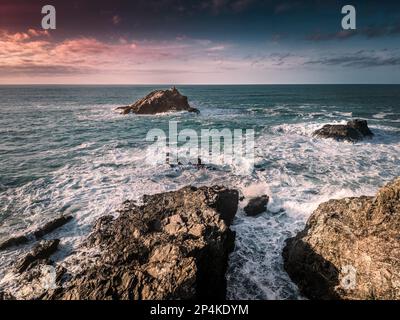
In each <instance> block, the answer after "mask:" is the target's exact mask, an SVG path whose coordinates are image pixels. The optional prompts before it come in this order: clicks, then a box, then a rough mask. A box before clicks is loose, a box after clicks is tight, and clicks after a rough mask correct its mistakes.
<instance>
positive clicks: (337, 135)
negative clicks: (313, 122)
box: [313, 119, 374, 142]
mask: <svg viewBox="0 0 400 320" xmlns="http://www.w3.org/2000/svg"><path fill="white" fill-rule="evenodd" d="M313 135H314V136H316V137H319V138H332V139H335V140H338V141H350V142H356V141H359V140H362V139H364V138H371V137H372V136H373V135H374V134H373V133H372V131H371V130H370V129H369V127H368V123H367V121H366V120H360V119H355V120H352V121H349V122H347V124H326V125H324V126H323V127H322V128H321V129H318V130H316V131H314V133H313Z"/></svg>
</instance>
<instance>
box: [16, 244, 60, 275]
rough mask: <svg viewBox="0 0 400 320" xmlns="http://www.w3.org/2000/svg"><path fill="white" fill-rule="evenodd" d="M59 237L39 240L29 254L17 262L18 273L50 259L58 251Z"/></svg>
mask: <svg viewBox="0 0 400 320" xmlns="http://www.w3.org/2000/svg"><path fill="white" fill-rule="evenodd" d="M59 243H60V240H59V239H54V240H43V241H41V242H39V243H38V244H37V245H36V246H35V247H34V248H33V249H32V250H31V252H29V253H28V254H26V255H25V256H24V257H23V258H22V259H21V260H20V261H18V262H17V263H16V266H15V269H16V271H17V272H18V273H22V272H24V271H26V270H27V269H28V268H29V267H30V266H31V265H32V264H34V263H36V262H38V261H40V260H46V259H48V258H49V257H50V256H51V255H52V254H53V253H55V252H56V251H57V248H58V244H59Z"/></svg>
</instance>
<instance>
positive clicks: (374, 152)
mask: <svg viewBox="0 0 400 320" xmlns="http://www.w3.org/2000/svg"><path fill="white" fill-rule="evenodd" d="M159 88H161V89H162V88H167V87H165V86H0V240H1V239H4V238H5V237H7V236H9V235H10V234H18V233H19V232H22V231H25V230H26V229H34V228H35V227H36V226H37V225H38V224H41V223H43V222H44V221H46V220H47V219H49V218H50V217H52V216H54V215H58V214H60V213H64V214H74V215H75V216H76V219H75V222H74V223H71V224H69V225H68V226H66V227H64V228H62V229H60V230H59V231H57V232H56V233H55V234H52V235H51V236H50V237H56V236H60V237H63V241H62V243H61V245H62V249H63V250H62V252H63V254H60V256H59V258H62V256H63V255H64V256H65V255H67V254H68V252H70V251H71V250H73V249H74V248H75V247H76V246H77V245H78V244H79V243H80V241H81V240H82V239H83V238H84V237H85V236H86V235H87V234H88V232H90V229H91V225H92V223H93V222H94V221H95V220H96V219H97V218H98V217H99V216H101V215H104V214H108V213H112V212H114V210H115V209H116V208H118V206H119V205H120V204H121V203H122V202H123V201H124V200H126V199H138V198H140V197H141V196H142V195H143V194H148V193H156V192H161V191H166V190H174V189H176V188H179V187H181V186H184V185H187V184H194V185H212V184H223V185H227V186H230V187H235V188H238V189H239V190H241V192H242V193H243V194H245V195H247V196H252V195H258V194H263V193H267V194H269V195H270V196H271V202H270V204H269V207H268V209H269V212H267V213H265V214H263V215H261V216H259V217H257V218H248V217H245V216H244V215H243V213H242V207H243V205H244V204H245V203H241V208H240V211H239V213H238V216H237V219H236V221H235V223H234V226H233V228H234V229H235V230H236V231H237V242H236V249H235V251H234V253H233V254H232V255H231V258H230V266H229V271H228V295H229V297H230V298H238V299H242V298H250V299H286V298H299V295H298V292H297V289H296V287H295V286H294V285H293V284H292V283H291V281H290V280H289V279H288V277H287V275H286V273H285V272H284V271H283V268H282V261H281V260H282V259H281V256H280V252H281V249H282V246H283V243H284V240H285V239H286V238H287V237H289V236H291V235H293V234H294V233H295V232H296V231H298V230H300V229H301V228H302V227H303V226H304V223H305V221H306V219H307V217H308V216H309V215H310V214H311V212H312V211H313V210H314V209H315V208H316V207H317V206H318V204H319V203H321V202H323V201H326V200H328V199H330V198H340V197H345V196H358V195H362V194H367V195H372V194H374V193H375V192H376V190H377V189H378V187H379V186H381V185H382V184H384V183H385V182H386V181H389V180H391V179H392V178H394V177H396V176H399V175H400V160H399V154H400V86H397V85H392V86H384V85H382V86H375V85H370V86H363V85H362V86H361V85H360V86H354V85H348V86H278V85H277V86H178V89H179V90H180V91H181V93H182V94H185V95H187V96H188V97H189V102H190V104H191V105H192V106H193V107H196V108H198V109H200V111H201V113H200V115H194V114H187V113H179V114H175V115H172V114H168V115H160V116H136V115H128V116H122V115H119V114H118V113H115V112H114V110H113V109H114V108H115V107H117V106H121V105H127V104H130V103H132V102H133V101H135V100H136V99H138V98H140V97H142V96H144V95H146V94H147V93H148V92H150V91H151V90H153V89H159ZM355 117H360V118H363V119H367V120H368V123H369V124H370V127H371V129H372V130H373V131H374V133H375V134H376V135H375V137H374V139H372V140H366V141H363V142H359V143H356V144H350V143H338V142H336V141H333V140H319V139H315V138H313V137H312V135H311V133H312V132H313V130H315V129H317V128H319V127H320V126H321V125H323V124H326V123H341V122H345V121H347V120H349V119H351V118H355ZM169 120H176V121H179V125H178V126H179V129H185V128H190V129H195V130H197V131H200V130H201V129H213V128H216V129H222V128H230V129H235V128H240V129H254V130H255V132H256V143H255V145H256V149H255V152H256V158H255V168H254V170H252V171H250V172H249V173H248V174H246V175H237V174H235V173H234V172H232V171H231V170H229V168H226V167H223V168H222V167H218V166H217V167H216V168H217V170H206V169H204V170H197V169H195V168H191V167H183V168H171V167H170V166H168V165H166V164H164V165H158V166H154V165H150V164H148V162H146V161H145V160H146V159H145V158H146V150H147V148H148V147H149V144H148V143H147V142H145V140H144V139H145V136H146V133H147V132H148V131H149V130H150V129H153V128H161V129H164V130H167V128H168V121H169ZM27 249H28V246H27V247H23V248H19V249H18V250H10V251H6V252H3V253H0V278H3V277H5V276H6V275H7V272H6V271H5V270H6V266H8V265H9V264H10V263H11V262H12V261H13V260H14V259H15V257H16V255H19V254H21V253H22V252H24V251H26V250H27ZM4 279H8V278H7V277H5V278H4ZM4 279H3V282H1V281H0V286H7V285H8V284H7V281H6V280H4Z"/></svg>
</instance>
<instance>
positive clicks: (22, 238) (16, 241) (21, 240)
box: [0, 215, 72, 250]
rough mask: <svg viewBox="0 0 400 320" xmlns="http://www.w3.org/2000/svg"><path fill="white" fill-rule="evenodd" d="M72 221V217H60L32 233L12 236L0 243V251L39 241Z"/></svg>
mask: <svg viewBox="0 0 400 320" xmlns="http://www.w3.org/2000/svg"><path fill="white" fill-rule="evenodd" d="M71 220H72V216H64V215H62V216H60V217H57V218H55V219H53V220H50V221H49V222H47V223H45V224H44V225H42V226H40V227H38V228H37V229H36V230H35V231H34V232H33V233H29V232H28V233H26V234H23V235H19V236H13V237H10V238H8V239H6V240H4V241H3V242H2V243H0V250H6V249H9V248H11V247H14V246H19V245H22V244H26V243H28V242H29V241H31V240H35V239H36V240H39V239H41V238H43V237H44V236H45V235H47V234H49V233H51V232H53V231H54V230H56V229H58V228H60V227H62V226H63V225H65V224H67V223H68V222H70V221H71Z"/></svg>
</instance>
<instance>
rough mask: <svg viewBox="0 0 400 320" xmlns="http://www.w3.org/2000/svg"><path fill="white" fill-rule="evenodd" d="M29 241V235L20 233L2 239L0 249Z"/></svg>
mask: <svg viewBox="0 0 400 320" xmlns="http://www.w3.org/2000/svg"><path fill="white" fill-rule="evenodd" d="M28 242H29V237H28V236H27V235H21V236H16V237H11V238H8V239H6V240H4V241H3V242H2V243H1V244H0V250H5V249H8V248H11V247H14V246H19V245H21V244H25V243H28Z"/></svg>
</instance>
